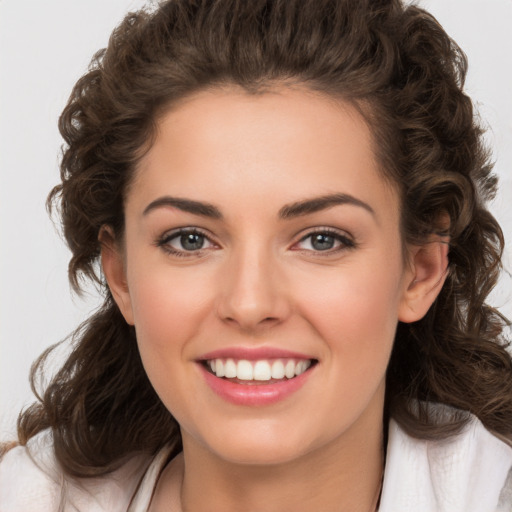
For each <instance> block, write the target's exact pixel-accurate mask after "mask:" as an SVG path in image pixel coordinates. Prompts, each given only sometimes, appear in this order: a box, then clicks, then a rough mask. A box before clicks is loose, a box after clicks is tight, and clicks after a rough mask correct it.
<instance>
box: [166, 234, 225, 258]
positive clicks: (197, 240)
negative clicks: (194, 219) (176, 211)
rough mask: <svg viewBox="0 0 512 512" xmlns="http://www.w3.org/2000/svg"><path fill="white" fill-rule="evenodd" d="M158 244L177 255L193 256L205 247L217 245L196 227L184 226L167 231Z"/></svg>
mask: <svg viewBox="0 0 512 512" xmlns="http://www.w3.org/2000/svg"><path fill="white" fill-rule="evenodd" d="M157 245H158V246H159V247H162V249H164V250H165V251H167V252H168V253H170V254H174V255H176V256H188V255H191V256H192V255H193V254H194V253H199V252H200V251H202V250H204V249H209V248H211V247H214V246H215V244H214V243H213V242H212V241H211V240H210V239H209V238H208V237H207V236H206V235H205V234H204V233H202V232H201V231H199V230H197V229H195V228H190V229H184V228H182V229H179V230H177V231H172V232H170V233H166V234H165V235H163V236H162V238H161V239H160V240H158V242H157ZM187 253H188V254H187Z"/></svg>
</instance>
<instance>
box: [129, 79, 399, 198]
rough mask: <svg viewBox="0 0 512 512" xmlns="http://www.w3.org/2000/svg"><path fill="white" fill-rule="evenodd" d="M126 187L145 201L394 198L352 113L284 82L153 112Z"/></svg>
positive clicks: (215, 93) (204, 95)
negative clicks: (151, 133)
mask: <svg viewBox="0 0 512 512" xmlns="http://www.w3.org/2000/svg"><path fill="white" fill-rule="evenodd" d="M133 185H134V187H132V189H131V190H132V191H135V194H136V195H137V196H139V197H140V196H144V199H145V201H146V202H148V201H150V200H151V199H154V198H155V196H156V195H158V194H162V193H163V191H164V190H165V191H166V192H167V193H169V194H172V195H175V196H176V195H178V196H184V197H191V198H194V199H198V200H205V201H208V202H214V203H219V202H220V203H221V206H222V201H226V200H229V201H233V200H234V199H236V198H239V199H240V201H242V202H244V201H245V200H246V199H249V198H250V197H259V200H260V201H261V200H262V199H263V198H264V200H265V202H266V204H268V205H270V204H272V203H273V202H275V203H276V208H277V207H278V204H279V203H281V204H283V203H287V202H291V201H295V200H298V199H301V198H303V197H309V196H311V195H314V194H316V195H325V194H332V193H347V194H351V195H356V196H359V198H360V199H361V200H363V201H364V200H366V201H367V200H369V199H372V201H374V202H375V201H376V200H377V202H379V201H380V202H382V203H383V204H384V203H387V205H388V207H389V206H393V204H394V203H396V197H395V193H394V190H392V187H391V186H390V185H389V182H388V181H387V180H386V179H385V178H383V176H382V174H381V172H380V170H379V166H378V162H377V161H376V158H375V152H374V147H373V140H372V136H371V132H370V129H369V127H368V125H367V124H366V122H365V120H364V118H363V116H362V115H361V114H360V113H359V111H358V110H357V109H356V108H355V107H354V106H352V105H350V104H349V103H346V102H343V101H342V100H339V99H335V98H333V97H330V96H325V95H321V94H319V93H315V92H313V91H310V90H307V89H292V88H288V87H286V88H280V89H277V88H276V89H274V90H271V91H268V92H265V93H264V94H259V95H250V94H248V93H246V92H244V91H242V90H241V89H237V88H229V89H213V90H207V91H202V92H199V93H196V94H194V95H192V96H190V97H188V98H186V99H185V100H183V101H181V102H179V103H178V104H176V105H174V106H173V107H172V108H170V109H169V110H167V111H166V112H165V113H163V114H162V115H161V116H160V117H159V119H158V122H157V133H156V137H155V140H154V144H153V146H152V147H151V148H150V150H149V151H148V152H147V154H146V155H145V156H144V157H143V158H142V159H141V161H140V163H139V166H138V168H137V172H136V178H135V180H134V183H133ZM379 194H380V196H381V197H380V198H379V197H373V198H371V197H370V196H372V195H373V196H379ZM129 195H130V194H129ZM130 200H131V198H130V197H128V201H130ZM390 201H391V203H390ZM261 204H262V203H261V202H260V206H261ZM377 206H378V205H377Z"/></svg>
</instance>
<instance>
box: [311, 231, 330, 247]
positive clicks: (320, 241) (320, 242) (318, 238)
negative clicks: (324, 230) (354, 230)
mask: <svg viewBox="0 0 512 512" xmlns="http://www.w3.org/2000/svg"><path fill="white" fill-rule="evenodd" d="M312 245H313V247H314V248H315V249H317V250H318V251H326V250H328V249H332V248H333V247H334V237H332V236H330V235H324V234H318V235H315V236H314V237H313V240H312Z"/></svg>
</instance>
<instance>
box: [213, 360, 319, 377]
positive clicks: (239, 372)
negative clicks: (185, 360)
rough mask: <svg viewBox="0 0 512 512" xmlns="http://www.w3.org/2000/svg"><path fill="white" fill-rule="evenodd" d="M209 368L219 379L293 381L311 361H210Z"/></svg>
mask: <svg viewBox="0 0 512 512" xmlns="http://www.w3.org/2000/svg"><path fill="white" fill-rule="evenodd" d="M207 363H208V366H209V367H210V368H211V370H212V372H213V373H214V374H215V375H216V376H217V377H226V378H228V379H239V380H270V379H283V378H284V377H286V378H287V379H291V378H293V377H295V376H296V375H300V374H301V373H304V372H305V371H306V370H307V369H308V368H309V367H310V366H311V361H310V360H309V359H301V360H300V361H295V360H294V359H274V360H270V361H269V360H266V359H262V360H258V361H248V360H246V359H241V360H239V361H235V360H234V359H210V360H208V361H207Z"/></svg>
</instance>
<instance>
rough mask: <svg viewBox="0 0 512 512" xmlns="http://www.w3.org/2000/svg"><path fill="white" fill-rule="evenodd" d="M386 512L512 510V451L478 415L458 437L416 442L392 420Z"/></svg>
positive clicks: (385, 499) (385, 501) (386, 478)
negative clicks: (406, 511)
mask: <svg viewBox="0 0 512 512" xmlns="http://www.w3.org/2000/svg"><path fill="white" fill-rule="evenodd" d="M380 510H381V511H382V512H387V511H391V510H393V511H394V512H397V511H402V510H404V511H405V510H415V511H417V512H432V511H439V512H444V511H446V512H458V511H460V512H505V511H510V510H512V447H511V446H509V445H508V444H507V443H505V442H503V441H502V440H500V439H498V438H497V437H496V436H494V435H493V434H491V433H490V432H489V431H488V430H487V429H486V428H485V427H484V426H483V425H482V423H481V422H480V421H479V420H478V419H477V418H476V417H474V416H472V417H471V419H470V421H469V423H468V424H467V425H466V427H465V428H464V429H463V431H462V432H460V433H459V434H458V435H456V436H452V437H449V438H447V439H443V440H424V439H415V438H413V437H411V436H409V435H407V434H406V433H405V432H404V431H403V430H402V429H401V428H400V427H399V425H398V424H397V423H396V422H394V421H393V420H391V422H390V426H389V440H388V453H387V460H386V474H385V478H384V487H383V495H382V503H381V509H380Z"/></svg>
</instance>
